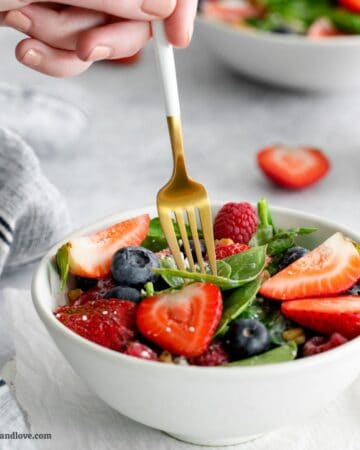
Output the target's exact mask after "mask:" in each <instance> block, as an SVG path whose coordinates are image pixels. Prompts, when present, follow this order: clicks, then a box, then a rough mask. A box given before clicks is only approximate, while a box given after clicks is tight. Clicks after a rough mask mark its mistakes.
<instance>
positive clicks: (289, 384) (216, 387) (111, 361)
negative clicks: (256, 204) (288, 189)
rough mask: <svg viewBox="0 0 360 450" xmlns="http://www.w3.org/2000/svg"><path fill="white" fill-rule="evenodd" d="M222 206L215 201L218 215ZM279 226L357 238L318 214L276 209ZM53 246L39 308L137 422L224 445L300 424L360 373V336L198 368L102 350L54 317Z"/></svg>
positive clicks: (106, 396) (314, 239)
mask: <svg viewBox="0 0 360 450" xmlns="http://www.w3.org/2000/svg"><path fill="white" fill-rule="evenodd" d="M222 204H223V202H219V203H216V204H215V206H214V213H216V211H217V210H218V208H219V207H220V206H221V205H222ZM272 211H273V214H274V218H275V221H276V223H278V224H279V225H280V226H281V227H295V226H314V227H318V228H319V230H320V231H319V232H317V233H315V234H314V235H313V236H308V237H306V244H307V245H310V246H315V245H316V244H318V243H320V242H322V241H323V240H324V239H326V238H327V237H329V236H330V235H331V234H333V233H334V232H335V231H338V230H340V231H343V232H344V233H345V234H347V235H349V236H350V237H352V238H354V239H356V240H358V241H360V235H356V234H354V233H352V232H351V231H350V230H347V229H344V228H343V227H341V226H338V225H336V224H333V223H330V222H328V221H326V220H323V219H320V218H318V217H315V216H310V215H307V214H304V213H301V212H297V211H292V210H287V209H281V208H273V209H272ZM145 212H148V213H150V214H151V215H152V216H154V215H155V209H154V208H145V209H143V210H138V211H130V212H126V213H124V214H117V215H115V216H111V217H108V218H106V219H103V220H100V221H99V222H97V223H95V224H94V225H92V226H89V227H86V228H84V229H82V230H80V231H79V232H77V233H75V234H74V235H79V234H86V233H89V232H92V231H95V230H98V229H101V228H104V227H106V226H109V225H110V224H112V223H115V222H118V221H120V220H124V219H126V218H130V217H134V216H136V215H138V214H143V213H145ZM55 252H56V248H53V249H52V250H51V251H50V252H49V253H48V254H47V255H46V256H45V257H44V258H43V260H42V262H41V263H40V265H39V267H38V269H37V271H36V273H35V275H34V279H33V285H32V295H33V300H34V304H35V307H36V310H37V312H38V314H39V316H40V318H41V319H42V321H43V322H44V324H45V326H46V328H47V329H48V331H49V333H50V335H51V336H52V338H53V340H54V342H55V343H56V345H57V346H58V348H59V349H60V350H61V352H62V353H63V354H64V356H65V358H66V359H67V360H68V361H69V363H70V364H71V365H72V367H73V368H74V370H75V371H76V372H77V373H78V374H79V375H80V377H81V378H82V380H83V381H84V382H86V383H87V385H88V386H89V387H90V389H91V390H92V391H93V392H94V393H95V394H96V395H98V396H99V397H100V398H101V399H103V400H104V401H105V402H106V403H107V404H108V405H110V406H111V407H113V408H114V409H116V410H117V411H119V412H120V413H122V414H124V415H125V416H127V417H130V418H132V419H134V420H136V421H138V422H141V423H143V424H145V425H148V426H150V427H153V428H157V429H159V430H162V431H165V432H166V433H169V434H171V435H173V436H174V437H176V438H178V439H181V440H184V441H188V442H191V443H195V444H204V445H226V444H234V443H239V442H243V441H246V440H249V439H253V438H254V437H256V436H259V435H261V434H263V433H267V432H269V431H271V430H274V429H277V428H280V427H283V426H286V425H289V424H296V423H297V422H301V421H302V420H304V419H306V418H307V417H309V416H311V415H312V414H314V413H315V412H317V411H318V410H321V408H323V407H324V406H325V405H326V404H327V403H329V402H331V400H333V399H334V398H335V397H336V396H337V395H338V394H340V393H341V391H343V390H344V389H345V388H346V387H347V386H348V385H349V384H350V383H351V382H352V381H353V380H354V379H355V378H356V377H357V376H358V374H359V372H360V365H359V352H360V338H357V339H354V340H353V341H351V342H349V343H347V344H345V345H343V346H342V347H339V348H336V349H334V350H331V351H328V352H326V353H323V354H320V355H317V356H313V357H309V358H305V359H300V360H296V361H291V362H285V363H280V364H271V365H266V366H258V367H231V368H230V367H229V368H227V367H215V368H208V367H195V366H175V365H170V364H162V363H158V362H149V361H144V360H141V359H137V358H133V357H130V356H126V355H123V354H121V353H117V352H115V351H112V350H108V349H106V348H103V347H101V346H99V345H97V344H94V343H92V342H90V341H87V340H86V339H84V338H82V337H80V336H78V335H77V334H75V333H73V332H72V331H70V330H69V329H67V328H66V327H65V326H63V325H62V324H61V323H60V322H59V321H58V320H57V319H56V318H55V317H54V315H53V311H54V310H55V309H56V307H57V306H58V305H60V304H64V303H65V296H64V294H60V293H59V279H58V275H57V273H56V271H55V268H54V263H53V260H54V255H55Z"/></svg>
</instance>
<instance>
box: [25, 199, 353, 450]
mask: <svg viewBox="0 0 360 450" xmlns="http://www.w3.org/2000/svg"><path fill="white" fill-rule="evenodd" d="M212 210H213V216H214V218H215V221H214V231H215V239H216V253H217V260H218V262H217V269H218V270H217V275H216V276H214V275H213V274H211V273H210V271H208V272H207V273H206V274H201V273H200V272H195V273H192V272H190V271H187V270H185V271H183V272H182V271H180V272H179V271H178V269H177V268H176V267H175V265H174V262H173V260H172V257H171V254H170V252H169V251H168V250H167V244H166V240H165V238H164V235H163V233H162V230H161V227H160V224H159V221H158V219H157V217H156V210H155V208H151V207H150V208H143V209H141V210H137V211H129V212H125V213H121V214H117V215H114V216H111V217H107V218H105V219H103V220H100V221H98V222H96V223H95V224H93V225H90V226H88V227H85V228H83V229H81V230H79V231H78V232H76V233H74V234H72V235H71V236H69V237H68V238H66V239H65V240H64V241H63V243H61V244H59V245H57V246H56V247H54V248H52V249H51V250H50V251H49V253H48V254H47V255H46V256H45V257H44V258H43V260H42V262H41V263H40V265H39V267H38V269H37V270H36V273H35V275H34V279H33V284H32V296H33V301H34V305H35V308H36V310H37V312H38V314H39V316H40V318H41V320H42V321H43V323H44V325H45V326H46V328H47V330H48V332H49V334H50V336H51V337H52V339H53V340H54V342H55V344H56V345H57V346H58V348H59V349H60V350H61V352H62V353H63V355H64V356H65V358H66V359H67V361H68V362H69V363H70V364H71V366H72V367H73V368H74V370H75V372H76V373H77V374H78V375H79V376H80V378H81V379H82V380H83V382H84V383H86V384H87V385H88V386H89V388H90V389H91V390H92V391H93V392H94V393H95V394H96V395H97V396H98V397H100V398H101V399H102V400H103V401H104V402H105V403H107V404H108V405H109V406H111V407H112V408H114V409H115V410H117V411H119V412H120V413H122V414H124V415H125V416H127V417H129V418H131V419H133V420H136V421H138V422H140V423H142V424H145V425H148V426H150V427H153V428H156V429H158V430H162V431H165V432H166V433H168V434H170V435H172V436H174V437H176V438H177V439H181V440H184V441H187V442H191V443H195V444H203V445H226V444H235V443H239V442H244V441H247V440H250V439H254V438H255V437H258V436H260V435H262V434H264V433H266V432H269V431H272V430H275V429H277V428H281V427H284V426H287V425H291V424H296V423H299V422H300V421H302V420H306V419H307V418H309V417H311V416H312V415H313V414H316V413H318V411H320V410H321V408H323V407H325V406H326V405H327V404H328V403H329V402H330V401H332V400H333V399H335V398H336V397H337V396H338V395H339V394H340V393H341V392H342V391H343V390H344V389H345V388H346V387H347V386H349V385H350V384H351V383H352V381H354V380H355V378H356V377H357V376H358V374H359V372H360V367H359V363H358V357H357V355H358V352H359V351H360V339H359V337H357V336H358V335H359V327H360V320H359V316H360V305H359V303H360V301H359V297H358V295H357V294H358V287H357V282H358V279H359V277H360V273H359V271H360V265H359V264H360V263H359V253H358V247H357V244H356V242H357V241H360V236H359V235H358V234H356V233H354V232H352V231H351V230H348V229H346V228H344V227H342V226H341V225H338V224H334V223H331V222H328V221H327V220H324V219H321V218H319V217H316V216H311V215H308V214H305V213H302V212H299V211H293V210H288V209H283V208H275V207H272V208H271V209H270V208H269V206H268V204H267V202H266V201H265V200H264V199H262V200H260V201H259V203H258V205H257V208H256V205H255V206H252V205H250V204H249V203H244V202H242V203H238V202H230V203H229V202H228V203H225V202H214V203H213V205H212ZM99 230H100V231H99ZM179 245H180V246H181V242H179ZM194 256H195V257H196V254H194ZM204 258H205V259H206V255H204ZM64 388H65V389H66V386H64ZM294 405H295V407H294Z"/></svg>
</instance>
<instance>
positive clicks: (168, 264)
mask: <svg viewBox="0 0 360 450" xmlns="http://www.w3.org/2000/svg"><path fill="white" fill-rule="evenodd" d="M160 267H161V268H162V269H165V273H161V276H162V278H163V279H164V280H165V281H166V283H167V284H168V285H169V286H170V287H172V288H176V289H177V288H180V287H182V286H183V285H184V279H183V278H181V277H178V276H176V275H175V276H174V275H170V274H167V273H166V270H168V269H171V270H177V267H176V264H175V261H174V258H173V257H172V256H166V257H165V258H161V259H160Z"/></svg>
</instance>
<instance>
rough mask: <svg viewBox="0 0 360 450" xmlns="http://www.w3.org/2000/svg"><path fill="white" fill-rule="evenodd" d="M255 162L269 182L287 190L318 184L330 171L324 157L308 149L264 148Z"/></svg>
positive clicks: (316, 151) (282, 146)
mask: <svg viewBox="0 0 360 450" xmlns="http://www.w3.org/2000/svg"><path fill="white" fill-rule="evenodd" d="M257 162H258V166H259V167H260V169H261V170H262V171H263V172H264V174H265V175H266V176H267V177H268V178H269V179H270V180H271V181H273V182H274V183H276V184H278V185H279V186H282V187H284V188H287V189H303V188H306V187H308V186H310V185H312V184H314V183H316V182H318V181H319V180H320V179H321V178H323V177H324V176H325V175H326V174H327V173H328V171H329V169H330V162H329V160H328V158H327V157H326V155H325V154H324V153H323V152H321V151H320V150H318V149H315V148H309V147H296V148H290V147H286V146H284V145H274V146H271V147H266V148H264V149H263V150H261V151H260V152H259V153H258V155H257Z"/></svg>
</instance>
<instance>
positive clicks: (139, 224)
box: [59, 214, 150, 278]
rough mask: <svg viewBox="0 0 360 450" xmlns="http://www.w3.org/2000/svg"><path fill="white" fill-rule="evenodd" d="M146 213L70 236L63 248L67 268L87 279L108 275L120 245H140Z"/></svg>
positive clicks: (147, 222)
mask: <svg viewBox="0 0 360 450" xmlns="http://www.w3.org/2000/svg"><path fill="white" fill-rule="evenodd" d="M149 224H150V217H149V216H148V214H144V215H143V216H138V217H134V218H133V219H129V220H125V221H124V222H120V223H117V224H115V225H112V226H111V227H109V228H106V229H105V230H101V231H98V232H97V233H94V234H91V235H89V236H81V237H77V238H74V239H72V240H71V241H69V242H68V243H67V244H65V246H63V247H62V248H61V249H60V250H59V252H60V251H61V250H63V249H64V248H65V249H66V250H67V256H68V258H69V271H70V273H72V274H74V275H79V276H82V277H87V278H105V277H107V276H108V275H109V274H110V265H111V259H112V257H113V255H114V253H115V252H116V251H117V250H119V249H120V248H122V247H127V246H130V245H131V246H137V245H140V244H141V243H142V242H143V241H144V239H145V237H146V235H147V233H148V230H149Z"/></svg>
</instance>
